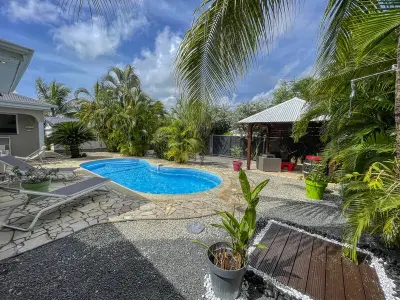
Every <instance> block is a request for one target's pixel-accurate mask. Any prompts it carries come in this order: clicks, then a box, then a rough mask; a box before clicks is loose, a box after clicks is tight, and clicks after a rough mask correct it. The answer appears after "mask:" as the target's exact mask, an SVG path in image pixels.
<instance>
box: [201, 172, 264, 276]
mask: <svg viewBox="0 0 400 300" xmlns="http://www.w3.org/2000/svg"><path fill="white" fill-rule="evenodd" d="M239 181H240V186H241V188H242V193H243V197H244V199H245V200H246V203H247V207H246V210H245V212H244V215H243V217H242V219H241V220H238V219H237V218H236V217H235V215H234V214H235V212H234V211H233V213H230V212H227V211H217V213H218V214H219V215H220V216H221V218H222V224H211V225H212V226H214V227H217V228H221V229H223V230H224V231H226V233H227V234H228V235H229V237H230V242H229V243H228V248H229V249H231V250H232V251H231V254H230V255H227V252H226V251H220V252H217V253H213V255H214V264H215V265H216V266H218V267H220V268H221V269H226V270H238V269H241V268H242V267H244V266H245V265H246V264H247V260H248V250H249V246H250V245H249V241H250V239H251V238H252V237H253V234H254V232H255V230H256V220H257V205H258V202H259V197H258V195H259V193H260V192H261V191H262V190H263V189H264V187H265V186H266V185H267V184H268V182H269V179H267V180H264V181H262V182H261V183H259V184H258V185H257V186H256V187H255V188H254V189H253V190H251V188H250V183H249V180H248V179H247V175H246V173H245V172H244V171H243V170H242V169H240V171H239ZM194 242H195V243H197V244H199V245H201V246H204V247H205V248H207V249H209V246H207V245H205V244H203V243H201V242H199V241H194ZM257 247H260V248H263V247H265V245H262V244H260V245H257Z"/></svg>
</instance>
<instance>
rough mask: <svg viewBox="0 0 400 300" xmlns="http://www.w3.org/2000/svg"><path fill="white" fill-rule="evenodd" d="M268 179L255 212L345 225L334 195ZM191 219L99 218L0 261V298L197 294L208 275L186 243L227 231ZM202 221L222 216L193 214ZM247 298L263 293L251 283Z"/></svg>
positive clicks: (330, 226)
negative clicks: (313, 194)
mask: <svg viewBox="0 0 400 300" xmlns="http://www.w3.org/2000/svg"><path fill="white" fill-rule="evenodd" d="M265 177H268V178H270V179H271V181H270V183H269V185H268V186H267V188H266V189H265V190H264V191H263V193H262V197H261V199H260V206H259V208H260V209H259V212H260V213H259V215H260V217H266V218H279V219H281V220H283V221H285V220H286V221H290V222H291V223H297V224H300V225H304V226H308V227H313V226H315V227H316V228H318V230H319V231H324V230H325V231H326V232H329V233H332V234H333V233H334V232H339V233H340V230H341V226H342V224H343V221H344V220H343V218H342V217H341V214H340V213H341V208H340V205H339V204H340V202H338V201H337V197H336V196H335V193H333V194H330V195H329V197H328V198H327V199H326V201H323V202H316V201H309V200H307V199H306V198H305V189H304V183H303V182H302V181H299V180H296V179H288V178H283V177H280V176H268V175H267V176H265V175H263V174H256V173H249V178H250V179H251V180H252V181H254V182H258V181H261V180H262V179H264V178H265ZM193 221H194V220H171V221H150V220H147V221H132V222H123V223H113V224H102V225H97V226H94V227H91V228H88V229H86V230H84V231H81V232H79V233H77V234H74V235H72V236H69V237H66V238H63V239H61V240H57V241H55V242H53V243H50V244H47V245H44V246H42V247H39V248H37V249H34V250H31V251H29V252H26V253H23V254H22V255H20V256H17V257H14V258H11V259H7V260H4V261H1V262H0V295H1V296H0V299H2V300H3V299H4V300H6V299H24V300H25V299H107V300H108V299H130V300H131V299H202V296H203V295H204V294H205V292H206V289H205V287H204V277H205V275H206V274H207V271H208V270H207V268H206V263H205V259H206V257H205V251H204V249H203V248H201V247H200V246H198V245H195V244H193V243H192V242H191V240H193V239H198V240H201V241H202V242H205V243H207V244H211V243H213V242H215V241H220V240H221V239H223V238H224V233H222V232H221V231H220V230H219V229H215V228H212V227H209V226H207V227H206V230H205V231H204V232H202V233H201V234H199V235H195V234H190V233H188V232H187V230H186V227H187V225H188V224H189V223H190V222H193ZM197 221H201V222H203V223H204V224H206V225H208V224H211V223H215V222H219V218H218V217H216V216H214V217H207V218H202V219H198V220H197ZM249 294H250V299H259V300H261V299H266V298H265V297H264V296H262V295H259V294H258V293H256V292H255V291H254V290H252V286H251V285H250V287H249Z"/></svg>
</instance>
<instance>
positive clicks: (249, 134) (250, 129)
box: [247, 123, 254, 170]
mask: <svg viewBox="0 0 400 300" xmlns="http://www.w3.org/2000/svg"><path fill="white" fill-rule="evenodd" d="M253 125H254V124H252V123H249V125H248V127H247V170H250V164H251V141H252V139H253Z"/></svg>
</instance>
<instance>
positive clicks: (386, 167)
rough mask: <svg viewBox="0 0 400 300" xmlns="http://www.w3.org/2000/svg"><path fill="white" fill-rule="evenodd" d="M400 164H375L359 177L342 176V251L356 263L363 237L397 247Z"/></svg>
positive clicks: (399, 238) (399, 229)
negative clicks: (344, 246)
mask: <svg viewBox="0 0 400 300" xmlns="http://www.w3.org/2000/svg"><path fill="white" fill-rule="evenodd" d="M399 177H400V161H398V160H396V161H391V162H387V163H385V164H384V163H379V162H377V163H374V164H372V165H371V166H370V168H369V170H368V171H367V172H366V173H365V174H364V175H361V174H359V173H357V172H354V173H352V174H348V175H346V176H345V178H346V179H347V180H346V181H347V182H348V184H347V185H346V187H345V189H344V198H345V199H344V208H343V212H344V215H345V216H346V217H347V218H348V223H347V226H346V230H345V234H344V240H345V242H346V243H349V244H350V245H351V246H352V248H351V250H350V251H345V254H347V255H348V256H350V257H351V258H352V259H353V260H354V261H357V249H356V246H357V243H358V242H359V240H360V238H361V236H362V234H364V233H371V234H377V235H379V236H380V237H382V238H383V240H384V242H385V243H386V244H387V245H389V246H397V247H399V246H400V182H399V180H398V178H399Z"/></svg>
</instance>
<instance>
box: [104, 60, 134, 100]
mask: <svg viewBox="0 0 400 300" xmlns="http://www.w3.org/2000/svg"><path fill="white" fill-rule="evenodd" d="M102 84H103V86H104V87H105V88H106V89H107V90H108V91H109V92H112V93H113V95H114V97H115V98H116V99H117V100H118V101H119V102H120V103H121V105H122V106H127V105H129V102H131V101H135V99H138V98H139V95H140V94H141V93H142V91H141V89H140V79H139V76H138V75H137V74H136V73H135V69H134V68H133V67H132V66H131V65H126V66H125V68H124V69H120V68H119V67H116V66H115V67H112V68H110V69H109V70H108V72H107V75H106V76H104V78H103V80H102Z"/></svg>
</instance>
